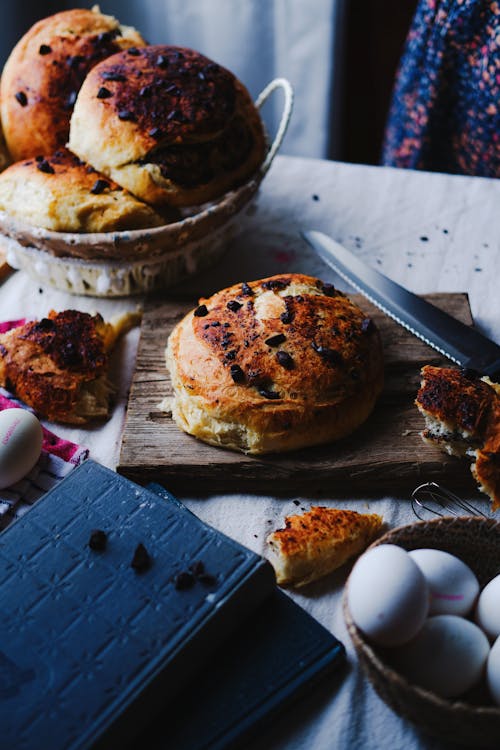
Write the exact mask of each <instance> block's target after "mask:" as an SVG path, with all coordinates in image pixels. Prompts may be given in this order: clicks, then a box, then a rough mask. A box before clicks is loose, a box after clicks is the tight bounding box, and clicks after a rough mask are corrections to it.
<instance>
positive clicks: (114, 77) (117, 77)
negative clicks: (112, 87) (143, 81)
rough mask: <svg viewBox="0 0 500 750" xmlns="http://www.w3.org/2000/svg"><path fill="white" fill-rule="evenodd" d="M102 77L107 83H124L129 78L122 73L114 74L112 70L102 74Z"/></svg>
mask: <svg viewBox="0 0 500 750" xmlns="http://www.w3.org/2000/svg"><path fill="white" fill-rule="evenodd" d="M102 77H103V78H104V80H105V81H117V82H119V83H124V82H125V81H126V80H127V78H126V76H124V75H123V74H122V73H113V71H112V70H105V71H104V73H102Z"/></svg>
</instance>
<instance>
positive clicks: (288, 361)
mask: <svg viewBox="0 0 500 750" xmlns="http://www.w3.org/2000/svg"><path fill="white" fill-rule="evenodd" d="M276 359H277V360H278V362H279V364H280V365H281V366H282V367H284V368H285V370H293V368H294V364H295V363H294V361H293V359H292V357H291V356H290V355H289V354H288V352H284V351H282V350H281V349H280V350H279V351H277V352H276Z"/></svg>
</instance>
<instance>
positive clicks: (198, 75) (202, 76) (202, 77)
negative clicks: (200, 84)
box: [196, 70, 205, 81]
mask: <svg viewBox="0 0 500 750" xmlns="http://www.w3.org/2000/svg"><path fill="white" fill-rule="evenodd" d="M196 75H197V77H198V78H199V79H200V81H204V80H205V73H204V72H203V71H202V70H199V71H198V73H197V74H196Z"/></svg>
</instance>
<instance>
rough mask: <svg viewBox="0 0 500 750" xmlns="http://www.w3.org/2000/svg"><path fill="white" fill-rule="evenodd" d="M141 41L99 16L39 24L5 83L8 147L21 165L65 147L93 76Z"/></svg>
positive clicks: (19, 48) (64, 16) (76, 13)
mask: <svg viewBox="0 0 500 750" xmlns="http://www.w3.org/2000/svg"><path fill="white" fill-rule="evenodd" d="M142 44H145V42H144V40H143V39H142V37H141V35H140V34H139V33H138V32H137V31H135V29H132V28H130V27H127V26H121V25H120V23H119V22H118V21H117V20H116V18H113V16H107V15H103V14H102V13H100V11H99V10H98V9H97V7H96V8H95V9H93V10H85V9H77V10H68V11H63V12H62V13H56V14H55V15H53V16H49V17H48V18H44V19H42V20H41V21H38V23H36V24H35V25H34V26H32V27H31V29H29V31H27V32H26V34H25V35H24V36H23V37H22V38H21V39H20V40H19V42H18V43H17V44H16V46H15V47H14V49H13V50H12V52H11V54H10V56H9V58H8V60H7V62H6V64H5V67H4V70H3V73H2V80H1V83H0V114H1V119H2V123H3V128H4V132H5V139H6V142H7V147H8V149H9V151H10V153H11V156H12V159H13V160H14V161H18V160H20V159H27V158H29V157H31V156H36V155H37V154H43V155H47V154H50V153H53V152H54V151H56V150H57V149H58V148H59V147H60V146H65V145H66V143H67V140H68V135H69V120H70V117H71V112H72V110H73V105H74V103H75V100H76V95H77V93H78V90H79V89H80V86H81V85H82V83H83V80H84V78H85V76H86V75H87V73H88V72H89V70H90V69H91V68H92V67H93V66H94V65H95V64H96V63H98V62H100V61H101V60H103V59H104V58H106V57H109V55H113V54H114V53H115V52H118V51H119V50H121V49H126V48H127V47H131V46H132V45H139V46H140V45H142Z"/></svg>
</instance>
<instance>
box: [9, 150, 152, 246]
mask: <svg viewBox="0 0 500 750" xmlns="http://www.w3.org/2000/svg"><path fill="white" fill-rule="evenodd" d="M0 210H2V211H5V212H6V213H8V214H9V215H10V216H13V217H14V218H17V219H21V220H22V221H24V222H26V223H27V224H31V225H32V226H35V227H43V228H45V229H50V230H52V231H55V232H109V231H120V230H127V229H143V228H145V227H153V226H161V225H162V224H164V223H165V220H164V219H163V218H162V217H161V216H160V215H159V214H157V213H156V212H155V211H154V210H153V209H152V208H151V206H148V205H146V204H145V203H142V202H141V201H139V200H137V198H135V197H134V196H133V195H131V194H130V193H129V192H127V191H126V190H123V188H121V187H120V186H119V185H117V184H116V183H115V182H113V181H112V180H110V179H109V178H107V177H104V176H103V175H100V174H99V173H98V172H96V171H95V169H93V168H92V167H89V166H87V165H86V164H84V163H83V162H81V161H80V160H79V159H78V157H77V156H75V155H74V154H72V153H71V152H70V151H68V150H67V149H60V150H59V151H56V153H55V154H53V155H52V156H48V157H36V158H35V159H26V160H24V161H19V162H16V163H15V164H12V165H11V166H10V167H8V168H7V169H6V170H5V171H4V172H2V173H1V174H0Z"/></svg>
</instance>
